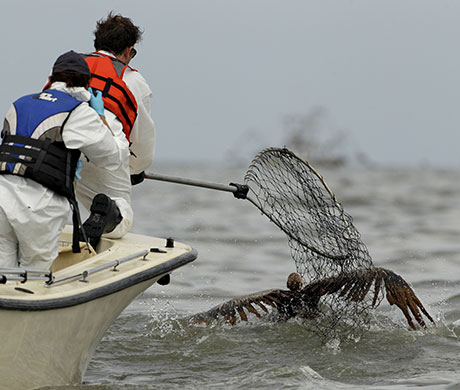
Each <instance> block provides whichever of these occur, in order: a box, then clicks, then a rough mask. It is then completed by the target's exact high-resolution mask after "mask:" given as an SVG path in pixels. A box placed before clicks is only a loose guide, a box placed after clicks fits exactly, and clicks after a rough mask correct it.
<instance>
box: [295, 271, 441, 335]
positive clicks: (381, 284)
mask: <svg viewBox="0 0 460 390" xmlns="http://www.w3.org/2000/svg"><path fill="white" fill-rule="evenodd" d="M372 285H374V289H373V297H372V303H371V305H372V306H373V307H375V306H378V304H379V303H380V300H379V295H380V292H381V291H384V293H385V295H386V298H387V301H388V302H389V303H390V305H396V306H398V307H399V309H401V311H402V312H403V314H404V316H405V317H406V320H407V322H408V324H409V326H410V327H411V328H412V329H416V326H415V324H414V321H413V318H414V319H415V320H416V321H417V323H418V324H419V325H420V326H421V327H423V328H426V324H425V321H424V319H423V316H422V313H423V314H424V315H425V316H426V318H428V319H429V320H430V321H431V322H434V321H433V318H431V316H430V315H429V314H428V312H427V311H426V309H425V307H424V306H423V304H422V302H420V300H419V299H418V298H417V296H416V295H415V293H414V291H413V290H412V288H411V287H410V286H409V284H408V283H407V282H406V281H405V280H404V279H403V278H402V277H401V276H400V275H398V274H396V273H394V272H393V271H391V270H388V269H385V268H363V269H359V270H356V271H353V272H347V273H344V274H339V275H336V276H332V277H329V278H325V279H320V280H317V281H314V282H312V283H310V284H308V285H307V286H305V287H304V288H303V289H302V290H301V291H300V294H301V299H302V300H303V301H308V302H309V304H310V305H317V304H318V302H319V300H320V298H321V297H322V296H324V295H326V294H337V295H338V296H339V297H341V298H343V299H345V300H350V301H355V302H361V301H363V300H364V298H365V297H366V296H367V294H368V293H369V291H370V290H371V288H372ZM411 314H412V316H413V318H412V317H411Z"/></svg>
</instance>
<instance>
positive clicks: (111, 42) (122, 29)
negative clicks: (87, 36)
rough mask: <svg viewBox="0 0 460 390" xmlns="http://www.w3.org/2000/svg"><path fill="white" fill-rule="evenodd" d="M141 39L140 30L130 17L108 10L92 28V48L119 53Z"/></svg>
mask: <svg viewBox="0 0 460 390" xmlns="http://www.w3.org/2000/svg"><path fill="white" fill-rule="evenodd" d="M141 39H142V31H141V30H140V29H139V27H137V26H135V25H134V24H133V22H132V21H131V19H129V18H125V17H124V16H121V15H119V14H118V15H114V14H113V13H112V12H110V13H109V14H108V15H107V18H106V19H105V20H104V19H101V20H99V21H98V22H97V24H96V30H94V48H95V49H96V50H106V51H109V52H111V53H113V54H116V55H118V54H121V53H122V52H123V50H125V49H126V48H127V47H131V46H134V45H135V44H136V43H138V42H139V41H140V40H141Z"/></svg>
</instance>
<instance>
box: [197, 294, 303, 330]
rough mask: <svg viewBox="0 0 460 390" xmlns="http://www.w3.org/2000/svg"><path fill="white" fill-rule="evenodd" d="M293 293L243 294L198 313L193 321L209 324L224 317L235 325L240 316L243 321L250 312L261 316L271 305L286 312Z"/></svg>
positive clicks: (227, 321) (246, 319)
mask: <svg viewBox="0 0 460 390" xmlns="http://www.w3.org/2000/svg"><path fill="white" fill-rule="evenodd" d="M293 295H294V293H293V292H292V291H288V290H276V289H275V290H265V291H260V292H257V293H253V294H249V295H245V296H241V297H238V298H234V299H231V300H229V301H227V302H224V303H222V304H220V305H218V306H215V307H213V308H212V309H210V310H208V311H206V312H204V313H199V314H197V315H196V316H194V317H193V318H192V322H195V323H205V324H209V323H211V322H212V321H213V320H216V319H218V318H224V319H225V322H226V323H228V324H231V325H235V324H236V322H237V319H238V316H239V318H240V319H241V320H242V321H248V313H252V314H254V315H255V316H256V317H258V318H260V317H261V316H262V314H263V312H265V313H268V312H269V310H268V308H269V307H272V308H275V309H277V310H278V311H280V312H284V311H285V308H288V307H289V305H290V301H291V300H292V299H293V298H294V296H293Z"/></svg>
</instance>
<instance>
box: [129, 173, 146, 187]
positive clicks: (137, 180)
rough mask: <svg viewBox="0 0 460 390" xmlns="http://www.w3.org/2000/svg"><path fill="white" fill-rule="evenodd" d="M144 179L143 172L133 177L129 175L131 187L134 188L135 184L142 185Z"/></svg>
mask: <svg viewBox="0 0 460 390" xmlns="http://www.w3.org/2000/svg"><path fill="white" fill-rule="evenodd" d="M144 177H145V172H144V171H142V172H141V173H136V174H135V175H131V185H132V186H135V185H136V184H139V183H142V182H143V181H144Z"/></svg>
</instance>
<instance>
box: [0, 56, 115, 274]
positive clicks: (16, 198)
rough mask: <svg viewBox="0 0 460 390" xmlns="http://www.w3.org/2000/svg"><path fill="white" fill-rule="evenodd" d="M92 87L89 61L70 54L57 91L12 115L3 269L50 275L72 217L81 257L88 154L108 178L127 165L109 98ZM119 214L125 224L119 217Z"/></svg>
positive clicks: (2, 199) (58, 72)
mask: <svg viewBox="0 0 460 390" xmlns="http://www.w3.org/2000/svg"><path fill="white" fill-rule="evenodd" d="M89 80H90V71H89V67H88V65H87V63H86V61H85V60H84V59H83V58H82V57H81V55H79V54H78V53H76V52H74V51H69V52H66V53H64V54H62V55H61V56H59V57H58V58H57V60H56V62H55V63H54V65H53V68H52V74H51V76H50V78H49V88H48V89H45V90H43V91H42V92H37V93H33V94H30V95H26V96H23V97H21V98H19V99H17V100H16V101H15V102H14V103H13V104H12V105H11V107H10V109H9V111H8V112H7V114H6V117H5V121H4V127H3V130H2V133H1V137H2V140H1V145H0V253H1V254H2V256H1V257H0V267H17V266H20V267H23V268H34V269H48V268H49V267H50V266H51V264H52V262H53V261H54V259H55V258H56V257H57V255H58V239H59V235H60V233H61V232H62V230H63V229H64V226H65V224H66V222H67V221H68V218H69V215H70V211H71V210H72V211H73V222H74V242H73V249H74V251H79V242H78V241H79V237H78V236H79V229H78V227H79V226H78V225H79V222H78V221H79V215H78V206H77V202H76V200H75V194H74V179H75V176H77V178H78V171H77V165H78V161H79V158H80V154H83V155H84V156H85V157H86V158H87V159H89V160H90V161H91V162H92V163H93V164H94V165H96V166H98V167H100V168H103V169H104V170H107V171H111V170H112V171H113V170H116V169H119V167H120V165H121V161H122V154H123V145H122V144H121V143H120V142H119V141H118V140H117V139H116V138H115V137H113V136H112V134H111V133H110V129H109V128H108V127H107V125H106V124H105V123H104V120H105V119H104V118H103V116H104V107H103V101H102V97H101V94H100V93H97V94H96V95H95V94H93V93H92V92H91V91H89V90H88V86H89ZM112 214H113V215H112V216H111V219H112V220H114V221H117V220H119V212H118V213H117V210H114V211H113V213H112ZM108 219H110V218H108ZM112 224H113V225H114V224H115V222H112Z"/></svg>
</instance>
